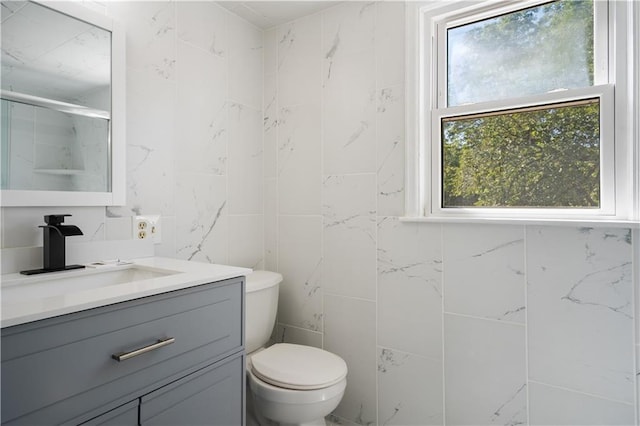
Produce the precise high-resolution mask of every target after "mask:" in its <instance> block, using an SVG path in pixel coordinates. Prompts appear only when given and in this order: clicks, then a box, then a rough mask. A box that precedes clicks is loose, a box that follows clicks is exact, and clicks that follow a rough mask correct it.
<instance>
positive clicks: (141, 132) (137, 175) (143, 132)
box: [109, 70, 176, 216]
mask: <svg viewBox="0 0 640 426" xmlns="http://www.w3.org/2000/svg"><path fill="white" fill-rule="evenodd" d="M175 92H176V87H175V83H174V82H173V81H166V80H164V79H161V78H156V77H153V76H148V75H146V74H145V73H144V72H141V71H134V70H129V71H128V73H127V199H126V205H125V206H122V207H118V206H115V207H109V212H110V214H111V215H112V216H132V215H138V214H144V213H152V214H157V213H160V214H161V215H163V216H171V215H173V214H174V194H173V190H174V182H175V176H174V148H173V144H174V135H175V129H174V126H175V108H176V107H175Z"/></svg>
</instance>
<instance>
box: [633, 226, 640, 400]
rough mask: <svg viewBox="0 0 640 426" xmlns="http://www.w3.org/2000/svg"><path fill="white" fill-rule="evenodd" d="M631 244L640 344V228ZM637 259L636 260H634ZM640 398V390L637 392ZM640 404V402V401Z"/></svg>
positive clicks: (639, 362) (637, 333) (635, 230)
mask: <svg viewBox="0 0 640 426" xmlns="http://www.w3.org/2000/svg"><path fill="white" fill-rule="evenodd" d="M631 245H632V250H633V253H632V256H631V259H632V261H631V262H632V263H633V265H632V266H633V276H634V277H635V278H634V282H635V284H634V288H635V289H636V290H635V291H634V294H635V317H636V318H635V329H636V338H635V342H636V344H640V315H638V312H640V291H638V290H637V289H638V286H640V260H637V259H640V229H634V230H633V231H631ZM633 259H635V260H633ZM636 353H637V354H638V355H640V352H638V351H637V350H636ZM636 365H637V366H638V367H639V368H640V360H639V361H638V363H637V364H636ZM636 381H637V382H638V385H640V381H639V380H638V379H637V375H636ZM637 395H638V398H639V399H640V392H638V393H637ZM639 405H640V402H639Z"/></svg>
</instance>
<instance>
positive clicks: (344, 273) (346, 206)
mask: <svg viewBox="0 0 640 426" xmlns="http://www.w3.org/2000/svg"><path fill="white" fill-rule="evenodd" d="M375 185H376V178H375V174H361V175H343V176H328V177H326V178H325V180H324V184H323V209H322V210H323V221H324V223H323V241H324V246H323V250H324V251H323V260H324V261H323V284H324V289H325V291H326V292H328V293H334V294H339V295H342V296H351V297H361V298H364V299H370V300H375V297H376V216H375V214H376V212H375V208H376V199H375V187H376V186H375Z"/></svg>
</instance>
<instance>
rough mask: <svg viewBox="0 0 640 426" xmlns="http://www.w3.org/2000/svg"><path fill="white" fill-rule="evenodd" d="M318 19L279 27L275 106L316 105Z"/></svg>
mask: <svg viewBox="0 0 640 426" xmlns="http://www.w3.org/2000/svg"><path fill="white" fill-rule="evenodd" d="M320 28H321V25H320V15H319V14H316V15H311V16H307V17H304V18H301V19H298V20H296V21H293V22H290V23H288V24H284V25H281V26H279V27H278V32H277V43H278V65H277V66H278V102H279V105H280V106H281V107H287V106H293V105H300V104H307V103H319V102H320V88H321V82H322V80H321V69H322V61H321V50H320Z"/></svg>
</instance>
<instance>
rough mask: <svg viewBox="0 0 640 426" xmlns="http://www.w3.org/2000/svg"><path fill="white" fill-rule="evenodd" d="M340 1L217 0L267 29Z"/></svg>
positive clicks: (237, 13)
mask: <svg viewBox="0 0 640 426" xmlns="http://www.w3.org/2000/svg"><path fill="white" fill-rule="evenodd" d="M338 3H342V2H341V1H328V0H327V1H322V0H321V1H219V2H218V4H220V5H221V6H223V7H225V8H227V9H228V10H230V11H231V12H233V13H235V14H236V15H238V16H240V17H242V18H244V19H246V20H247V21H249V22H251V23H252V24H254V25H256V26H258V27H260V28H262V29H267V28H271V27H275V26H277V25H280V24H284V23H286V22H290V21H293V20H295V19H298V18H301V17H303V16H306V15H311V14H313V13H316V12H318V11H320V10H324V9H326V8H329V7H331V6H334V5H336V4H338Z"/></svg>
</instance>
